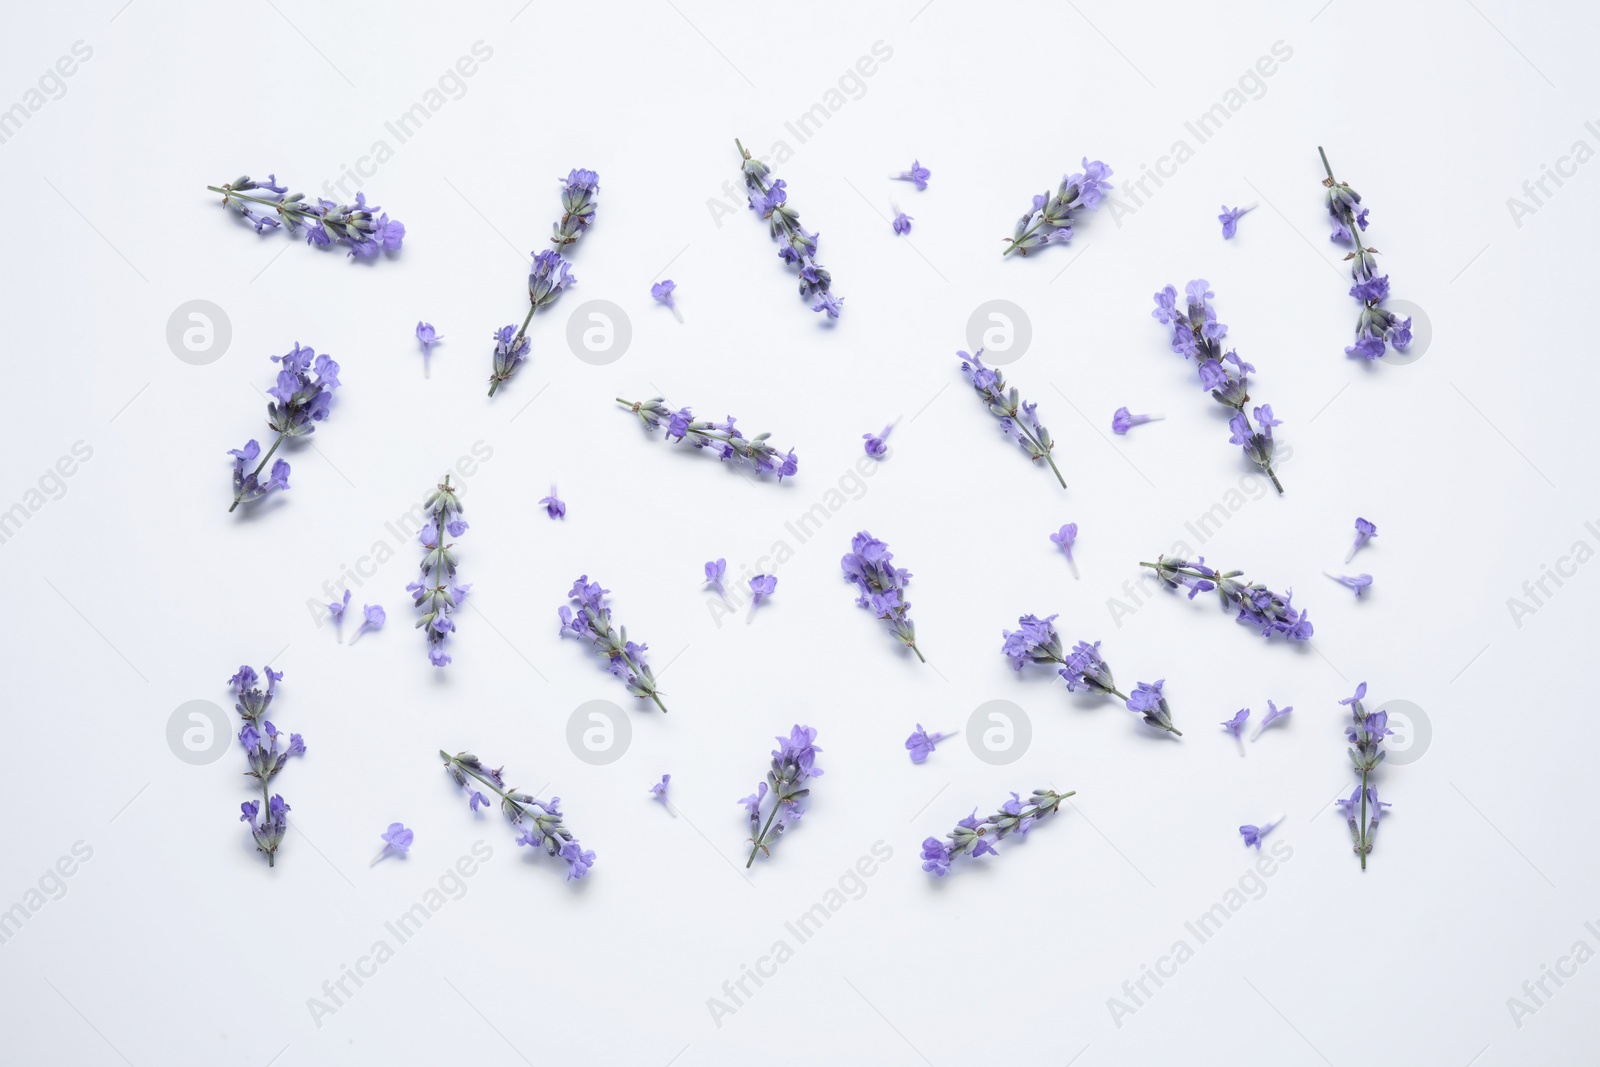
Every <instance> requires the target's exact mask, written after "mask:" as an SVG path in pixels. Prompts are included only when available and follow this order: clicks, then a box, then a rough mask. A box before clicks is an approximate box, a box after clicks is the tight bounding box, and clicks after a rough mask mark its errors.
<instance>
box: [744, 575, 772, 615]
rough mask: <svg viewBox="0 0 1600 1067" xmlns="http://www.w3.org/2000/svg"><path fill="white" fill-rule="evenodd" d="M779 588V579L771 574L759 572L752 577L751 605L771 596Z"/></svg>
mask: <svg viewBox="0 0 1600 1067" xmlns="http://www.w3.org/2000/svg"><path fill="white" fill-rule="evenodd" d="M777 588H778V579H776V578H774V577H773V576H772V575H770V574H758V575H756V576H755V577H754V578H751V579H750V595H751V598H752V599H751V601H750V606H751V607H755V606H756V605H757V604H759V603H761V602H762V601H763V600H765V599H766V598H767V597H769V596H771V595H772V594H773V593H774V592H776V591H777Z"/></svg>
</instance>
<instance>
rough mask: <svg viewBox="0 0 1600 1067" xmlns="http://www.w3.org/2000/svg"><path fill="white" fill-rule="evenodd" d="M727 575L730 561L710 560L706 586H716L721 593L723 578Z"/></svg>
mask: <svg viewBox="0 0 1600 1067" xmlns="http://www.w3.org/2000/svg"><path fill="white" fill-rule="evenodd" d="M726 573H728V561H727V560H725V559H714V560H708V561H707V562H706V584H707V585H714V586H716V587H717V589H718V590H719V591H720V590H721V589H722V576H723V575H724V574H726Z"/></svg>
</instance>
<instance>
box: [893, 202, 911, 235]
mask: <svg viewBox="0 0 1600 1067" xmlns="http://www.w3.org/2000/svg"><path fill="white" fill-rule="evenodd" d="M911 222H912V216H910V215H907V214H906V213H905V212H904V211H901V210H900V209H899V208H895V209H894V222H893V223H891V225H892V226H893V227H894V232H895V233H897V234H899V235H900V236H901V237H904V236H905V235H906V234H908V233H910V232H911Z"/></svg>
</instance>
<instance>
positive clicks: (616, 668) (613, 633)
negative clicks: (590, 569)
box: [556, 574, 667, 714]
mask: <svg viewBox="0 0 1600 1067" xmlns="http://www.w3.org/2000/svg"><path fill="white" fill-rule="evenodd" d="M609 592H611V590H609V589H602V588H600V583H599V582H591V581H590V580H589V576H588V575H587V574H582V575H579V576H578V580H577V581H575V582H573V583H572V588H571V589H570V590H569V591H568V592H567V596H569V597H571V598H572V600H573V602H574V603H575V604H577V605H578V610H577V611H573V610H572V609H571V608H570V607H568V606H567V605H565V604H563V605H561V607H560V608H559V609H557V612H556V614H558V615H560V616H561V635H562V636H563V637H565V636H566V635H567V634H572V635H573V636H574V637H577V638H580V639H582V640H585V641H589V642H590V643H592V644H593V645H594V650H595V652H597V653H598V654H600V655H602V656H604V657H606V660H607V664H606V669H607V670H609V671H610V672H611V673H612V674H614V675H616V676H617V677H618V678H621V679H622V680H623V681H624V682H625V683H626V684H627V687H628V692H630V693H632V694H633V695H634V696H636V697H638V698H639V699H640V700H644V699H645V698H646V697H648V698H649V699H651V700H653V701H655V705H656V707H658V708H660V709H661V711H662V713H663V714H664V713H665V712H666V710H667V706H666V705H665V704H663V703H661V691H660V690H659V689H657V688H656V676H655V675H654V674H653V673H652V672H651V670H650V665H649V664H647V663H646V662H645V661H644V654H645V652H646V651H647V650H648V649H649V647H650V646H649V645H640V644H635V643H634V642H632V641H629V640H628V628H627V627H626V626H624V627H622V628H620V629H618V628H617V627H614V626H612V625H611V609H610V608H609V607H607V606H606V602H605V596H606V594H607V593H609Z"/></svg>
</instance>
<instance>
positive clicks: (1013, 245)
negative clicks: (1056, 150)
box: [1000, 156, 1111, 256]
mask: <svg viewBox="0 0 1600 1067" xmlns="http://www.w3.org/2000/svg"><path fill="white" fill-rule="evenodd" d="M1109 177H1111V168H1110V167H1108V166H1106V165H1105V164H1104V163H1102V162H1100V161H1099V160H1098V159H1097V160H1095V161H1094V162H1092V163H1091V162H1090V161H1089V157H1088V156H1084V157H1083V171H1082V173H1079V174H1068V175H1065V176H1064V177H1063V178H1062V179H1061V187H1060V188H1059V189H1057V190H1056V193H1055V195H1054V196H1051V195H1050V194H1049V192H1045V193H1044V194H1042V195H1039V196H1035V197H1034V198H1033V207H1031V208H1030V209H1029V210H1028V213H1027V214H1026V215H1024V216H1022V218H1020V219H1018V220H1017V228H1016V231H1015V232H1014V233H1013V234H1012V235H1011V236H1010V237H1007V238H1004V239H1003V240H1005V241H1006V247H1005V250H1004V251H1002V252H1001V253H1000V255H1001V256H1009V255H1010V254H1011V253H1013V252H1020V253H1022V254H1023V255H1027V254H1028V251H1029V250H1030V249H1034V248H1039V247H1042V246H1044V245H1049V244H1066V243H1067V242H1068V241H1071V240H1072V213H1073V212H1075V211H1081V210H1082V209H1084V208H1092V207H1094V206H1095V205H1097V204H1099V203H1100V201H1101V200H1103V199H1105V191H1106V190H1107V189H1109V188H1111V183H1110V182H1108V181H1106V179H1107V178H1109Z"/></svg>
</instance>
